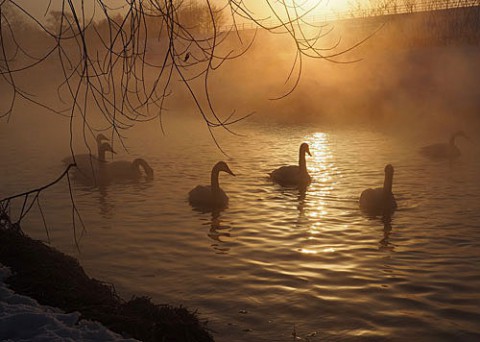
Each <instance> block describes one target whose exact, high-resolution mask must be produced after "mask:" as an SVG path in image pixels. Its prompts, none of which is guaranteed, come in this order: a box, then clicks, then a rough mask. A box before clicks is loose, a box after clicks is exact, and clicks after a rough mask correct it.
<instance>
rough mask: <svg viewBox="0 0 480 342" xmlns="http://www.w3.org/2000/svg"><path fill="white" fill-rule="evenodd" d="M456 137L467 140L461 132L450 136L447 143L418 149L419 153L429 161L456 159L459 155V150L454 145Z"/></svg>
mask: <svg viewBox="0 0 480 342" xmlns="http://www.w3.org/2000/svg"><path fill="white" fill-rule="evenodd" d="M457 137H463V138H465V139H468V137H467V135H466V134H465V133H464V132H463V131H458V132H456V133H454V134H452V136H451V137H450V140H449V142H448V143H438V144H432V145H428V146H424V147H422V148H421V149H420V153H421V154H422V155H424V156H425V157H428V158H431V159H457V158H458V157H460V155H461V152H460V149H459V148H458V147H457V145H455V140H456V138H457Z"/></svg>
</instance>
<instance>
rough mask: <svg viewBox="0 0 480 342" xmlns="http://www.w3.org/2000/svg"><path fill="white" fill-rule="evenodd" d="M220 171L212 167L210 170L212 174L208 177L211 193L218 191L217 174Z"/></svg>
mask: <svg viewBox="0 0 480 342" xmlns="http://www.w3.org/2000/svg"><path fill="white" fill-rule="evenodd" d="M219 173H220V171H219V170H218V169H217V168H216V167H214V168H213V169H212V174H211V176H210V186H211V187H212V192H216V191H218V190H219V189H220V184H219V183H218V174H219Z"/></svg>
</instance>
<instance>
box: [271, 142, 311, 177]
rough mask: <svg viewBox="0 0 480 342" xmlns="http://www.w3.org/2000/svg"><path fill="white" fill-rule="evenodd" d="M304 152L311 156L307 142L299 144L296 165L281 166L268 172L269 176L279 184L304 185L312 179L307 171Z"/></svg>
mask: <svg viewBox="0 0 480 342" xmlns="http://www.w3.org/2000/svg"><path fill="white" fill-rule="evenodd" d="M305 153H308V155H309V156H312V155H311V153H310V148H309V146H308V144H307V143H302V144H301V145H300V150H299V157H298V165H288V166H282V167H280V168H278V169H276V170H274V171H273V172H271V173H269V175H270V178H271V179H272V180H273V181H274V182H276V183H278V184H280V185H281V186H306V185H309V184H310V183H311V181H312V178H311V177H310V175H309V174H308V171H307V163H306V161H305Z"/></svg>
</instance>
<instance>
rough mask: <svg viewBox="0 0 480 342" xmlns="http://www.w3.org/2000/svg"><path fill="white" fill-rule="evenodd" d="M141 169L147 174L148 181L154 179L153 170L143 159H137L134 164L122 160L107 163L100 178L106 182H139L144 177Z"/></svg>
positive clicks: (103, 166)
mask: <svg viewBox="0 0 480 342" xmlns="http://www.w3.org/2000/svg"><path fill="white" fill-rule="evenodd" d="M141 168H142V169H143V172H144V173H145V176H146V179H148V180H150V179H153V169H152V168H151V167H150V165H148V163H147V162H146V161H145V160H144V159H142V158H137V159H135V160H134V161H132V162H130V161H126V160H120V161H114V162H110V163H105V164H103V165H102V166H101V169H100V177H101V179H102V180H103V181H104V182H106V181H112V180H137V179H140V178H141V177H142V171H141Z"/></svg>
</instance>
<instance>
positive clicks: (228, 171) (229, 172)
mask: <svg viewBox="0 0 480 342" xmlns="http://www.w3.org/2000/svg"><path fill="white" fill-rule="evenodd" d="M225 172H226V173H228V174H230V175H232V176H235V174H234V173H233V172H232V170H230V168H229V167H228V166H227V169H226V170H225Z"/></svg>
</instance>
